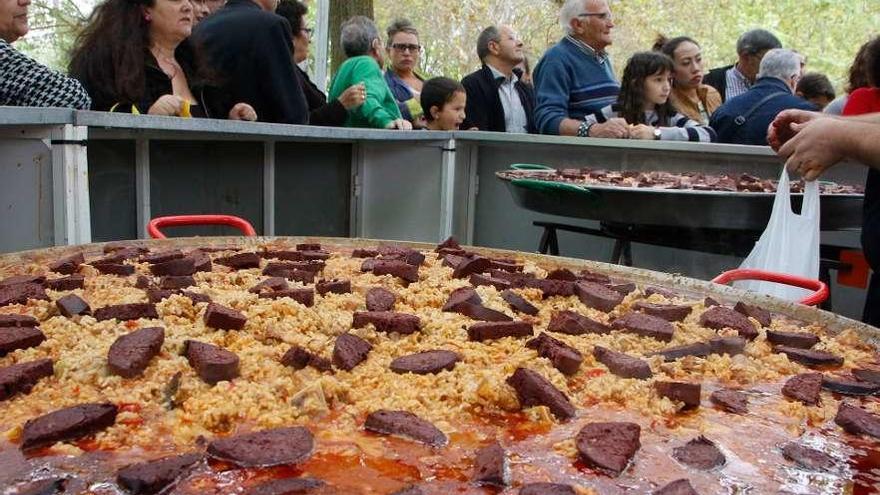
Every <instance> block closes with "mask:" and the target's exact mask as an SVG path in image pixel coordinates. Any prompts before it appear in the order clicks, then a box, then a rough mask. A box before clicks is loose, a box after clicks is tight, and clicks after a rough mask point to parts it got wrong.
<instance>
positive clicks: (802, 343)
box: [767, 330, 819, 349]
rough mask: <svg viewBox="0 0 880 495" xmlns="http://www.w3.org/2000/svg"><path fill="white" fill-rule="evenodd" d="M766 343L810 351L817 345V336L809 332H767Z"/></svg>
mask: <svg viewBox="0 0 880 495" xmlns="http://www.w3.org/2000/svg"><path fill="white" fill-rule="evenodd" d="M767 342H770V343H771V344H773V345H784V346H788V347H797V348H799V349H812V348H813V346H814V345H816V344H818V343H819V336H817V335H813V334H812V333H809V332H774V331H773V330H767Z"/></svg>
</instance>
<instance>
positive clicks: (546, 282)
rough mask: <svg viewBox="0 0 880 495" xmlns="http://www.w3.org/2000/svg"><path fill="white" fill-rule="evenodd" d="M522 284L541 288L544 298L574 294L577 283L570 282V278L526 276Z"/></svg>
mask: <svg viewBox="0 0 880 495" xmlns="http://www.w3.org/2000/svg"><path fill="white" fill-rule="evenodd" d="M514 283H515V282H514ZM522 284H523V286H525V287H530V288H533V289H540V290H541V293H542V294H543V298H544V299H547V298H550V297H555V296H561V297H568V296H572V295H574V285H575V284H574V282H569V281H568V280H552V279H546V278H524V279H522Z"/></svg>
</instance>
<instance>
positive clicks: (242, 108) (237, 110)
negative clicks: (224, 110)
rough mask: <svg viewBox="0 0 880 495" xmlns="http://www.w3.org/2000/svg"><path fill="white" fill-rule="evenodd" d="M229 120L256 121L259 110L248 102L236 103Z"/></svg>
mask: <svg viewBox="0 0 880 495" xmlns="http://www.w3.org/2000/svg"><path fill="white" fill-rule="evenodd" d="M229 120H247V121H249V122H254V121H256V120H257V111H256V110H254V107H252V106H250V105H248V104H247V103H236V104H235V106H234V107H232V110H230V111H229Z"/></svg>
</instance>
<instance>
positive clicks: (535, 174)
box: [501, 168, 865, 194]
mask: <svg viewBox="0 0 880 495" xmlns="http://www.w3.org/2000/svg"><path fill="white" fill-rule="evenodd" d="M501 174H502V175H503V176H504V177H505V178H507V179H537V180H546V181H553V182H564V183H567V184H574V185H578V186H586V187H590V186H612V187H634V188H651V189H669V190H692V191H717V192H746V193H748V192H757V193H775V192H776V187H777V186H778V184H779V181H777V180H772V179H761V178H758V177H755V176H753V175H750V174H739V175H729V174H718V175H715V174H702V173H696V172H681V173H673V172H662V171H649V172H639V171H636V170H623V171H620V170H605V169H591V168H564V169H559V170H506V171H504V172H502V173H501ZM791 191H792V192H793V193H802V192H804V182H803V181H794V180H793V181H791ZM819 191H820V192H821V193H822V194H865V188H864V187H863V186H861V185H853V186H851V185H844V184H837V183H834V182H828V181H822V182H820V183H819Z"/></svg>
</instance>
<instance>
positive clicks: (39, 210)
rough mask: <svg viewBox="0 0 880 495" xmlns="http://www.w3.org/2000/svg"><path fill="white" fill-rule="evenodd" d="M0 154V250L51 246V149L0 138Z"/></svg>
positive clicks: (39, 142)
mask: <svg viewBox="0 0 880 495" xmlns="http://www.w3.org/2000/svg"><path fill="white" fill-rule="evenodd" d="M0 157H2V158H0V233H2V234H0V252H7V251H21V250H25V249H35V248H40V247H49V246H53V245H54V244H55V236H54V228H53V225H54V213H53V208H52V150H51V148H49V147H48V146H47V145H46V143H45V142H43V141H42V140H39V139H15V140H13V139H0Z"/></svg>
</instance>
